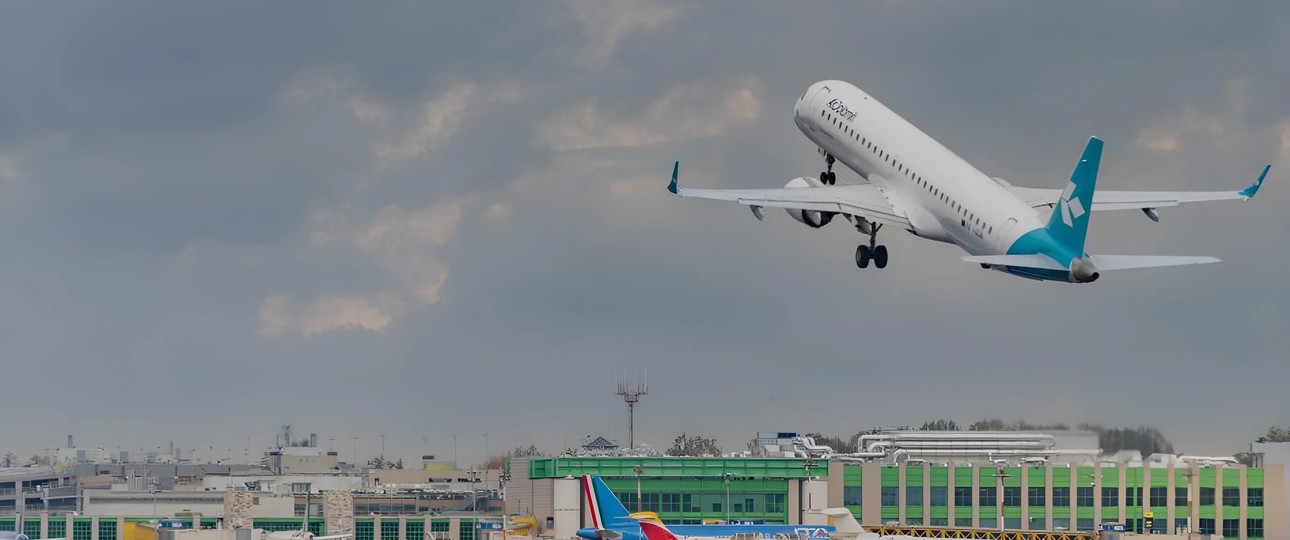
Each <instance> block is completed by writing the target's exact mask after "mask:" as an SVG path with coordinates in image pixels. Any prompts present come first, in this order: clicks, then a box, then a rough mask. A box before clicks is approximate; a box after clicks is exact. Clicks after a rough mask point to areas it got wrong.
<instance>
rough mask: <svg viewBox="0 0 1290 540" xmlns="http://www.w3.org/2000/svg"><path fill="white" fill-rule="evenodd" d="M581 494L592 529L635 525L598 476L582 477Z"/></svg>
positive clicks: (625, 509) (621, 504) (624, 508)
mask: <svg viewBox="0 0 1290 540" xmlns="http://www.w3.org/2000/svg"><path fill="white" fill-rule="evenodd" d="M582 494H583V496H584V497H586V499H587V512H588V513H590V514H591V524H592V526H593V527H595V528H597V529H612V528H614V527H613V526H614V525H615V524H622V523H635V520H632V519H631V514H630V513H629V512H628V511H627V508H626V507H624V506H623V503H622V502H621V501H619V500H618V497H615V496H614V492H612V491H609V486H607V485H605V482H604V481H603V480H601V479H600V477H599V476H591V475H589V474H588V475H583V476H582Z"/></svg>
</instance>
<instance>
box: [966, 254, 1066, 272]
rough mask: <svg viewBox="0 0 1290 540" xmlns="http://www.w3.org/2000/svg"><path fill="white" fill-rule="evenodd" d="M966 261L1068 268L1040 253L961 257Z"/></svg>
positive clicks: (1056, 268) (1049, 268) (992, 264)
mask: <svg viewBox="0 0 1290 540" xmlns="http://www.w3.org/2000/svg"><path fill="white" fill-rule="evenodd" d="M963 260H965V261H967V262H973V263H980V264H988V265H991V266H1017V267H1022V268H1039V269H1043V270H1062V271H1064V270H1070V269H1069V268H1066V267H1065V266H1062V265H1060V264H1058V263H1057V261H1054V260H1053V259H1052V257H1049V256H1047V255H1042V254H1038V253H1036V254H1033V255H985V256H980V257H963Z"/></svg>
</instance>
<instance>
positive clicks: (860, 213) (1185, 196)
mask: <svg viewBox="0 0 1290 540" xmlns="http://www.w3.org/2000/svg"><path fill="white" fill-rule="evenodd" d="M793 119H794V121H795V123H796V124H797V127H798V129H800V130H801V131H802V133H803V134H805V135H806V138H808V139H810V140H811V141H812V142H814V143H815V144H816V145H817V146H818V147H819V149H820V153H821V154H823V155H824V160H825V163H826V165H827V170H825V171H824V172H822V173H820V177H819V179H815V178H810V177H802V178H795V179H793V180H790V181H789V182H788V184H787V185H785V186H784V188H782V189H681V188H680V187H678V185H677V172H678V171H679V169H680V162H679V161H678V162H677V163H676V164H674V165H673V168H672V182H671V184H669V185H668V190H669V191H671V192H672V193H674V194H676V195H679V196H681V197H694V198H700V199H714V200H719V201H734V202H738V203H740V204H743V205H747V206H750V207H752V212H753V215H755V216H756V217H757V219H759V220H760V219H764V218H765V209H766V208H784V209H786V210H787V211H788V215H790V216H792V217H793V219H795V220H797V221H800V222H802V223H804V224H806V225H807V226H810V227H812V228H820V227H823V226H825V225H827V224H828V223H829V222H830V221H831V220H832V219H833V218H834V217H835V216H837V215H839V214H840V215H842V216H843V217H844V218H846V219H847V220H848V221H850V222H851V223H852V224H853V225H854V226H855V227H856V229H857V230H859V231H860V232H861V233H862V234H866V235H868V236H869V242H868V243H867V244H861V245H860V246H859V247H857V248H856V265H857V266H859V267H860V268H867V267H868V266H869V263H870V262H872V263H873V264H874V266H876V267H878V268H885V267H886V266H887V261H888V258H887V257H888V255H887V247H886V246H883V245H876V240H877V235H878V231H879V230H880V229H881V228H882V227H883V226H885V225H895V226H896V227H900V228H902V229H905V230H907V231H909V232H910V233H913V234H914V235H915V236H919V237H922V238H927V239H930V240H935V241H938V242H945V243H950V244H955V245H957V246H959V247H960V248H962V249H963V250H964V251H966V252H967V253H968V256H966V257H963V258H962V259H963V260H965V261H968V262H973V263H978V264H980V265H981V267H982V268H989V269H994V270H1000V271H1003V272H1007V273H1009V274H1013V275H1017V276H1021V277H1025V278H1030V279H1036V280H1041V281H1042V280H1052V281H1066V282H1073V283H1090V282H1093V281H1096V280H1097V278H1098V276H1099V275H1100V273H1101V272H1103V271H1108V270H1122V269H1129V268H1149V267H1156V266H1177V265H1187V264H1204V263H1214V262H1219V259H1216V258H1213V257H1172V256H1146V255H1090V254H1088V253H1087V252H1085V251H1084V239H1085V237H1086V236H1087V233H1088V220H1089V214H1091V213H1092V212H1096V211H1099V210H1129V209H1137V210H1141V211H1142V212H1143V213H1145V214H1146V215H1147V217H1149V218H1150V219H1151V220H1152V221H1159V219H1160V218H1159V215H1158V214H1157V213H1156V209H1158V208H1162V207H1168V206H1178V205H1180V204H1183V203H1190V202H1201V201H1218V200H1228V199H1241V200H1249V199H1250V198H1251V197H1254V194H1255V193H1257V192H1258V190H1259V187H1260V186H1261V185H1262V184H1263V179H1264V177H1266V176H1267V174H1268V169H1270V168H1271V165H1268V166H1266V167H1264V168H1263V172H1262V173H1261V174H1259V177H1258V180H1256V181H1255V182H1254V184H1253V185H1251V186H1249V187H1247V188H1245V189H1243V190H1240V191H1201V192H1195V191H1192V192H1188V191H1157V192H1151V191H1097V192H1096V193H1095V192H1094V190H1093V187H1094V184H1095V183H1096V181H1097V169H1098V164H1099V163H1100V161H1101V157H1102V141H1101V140H1100V139H1098V138H1097V137H1092V138H1090V139H1089V141H1088V145H1087V146H1086V147H1085V148H1084V154H1083V155H1082V156H1080V160H1079V163H1077V164H1076V165H1075V170H1074V172H1073V173H1072V174H1071V178H1070V181H1069V182H1068V183H1067V184H1066V187H1065V189H1033V188H1023V187H1016V186H1013V185H1011V184H1009V183H1008V182H1006V181H1004V180H1003V179H1001V178H991V177H989V176H987V175H986V174H985V173H983V172H981V171H979V170H977V169H976V168H975V167H973V166H972V165H971V164H969V163H968V162H966V161H964V160H963V159H962V158H960V157H958V156H957V155H955V154H954V152H951V151H950V150H949V149H948V148H946V147H944V146H942V145H941V144H940V143H938V142H936V140H934V139H932V138H931V137H929V136H928V135H927V134H925V133H923V132H922V131H920V130H919V129H918V128H917V127H914V125H913V124H910V123H909V122H907V121H906V120H905V119H904V118H901V117H900V116H899V115H897V114H896V113H895V112H892V110H891V109H888V108H887V107H886V106H884V105H883V104H882V103H880V102H878V100H877V99H874V98H873V97H872V96H870V95H869V94H867V93H865V92H864V91H863V90H860V89H859V88H856V87H855V86H853V85H851V84H849V83H846V82H843V81H821V82H817V83H815V84H813V85H811V86H810V88H807V90H806V92H805V93H804V94H802V97H800V98H798V100H797V105H796V106H795V107H794V109H793ZM835 161H841V162H842V164H843V165H846V166H847V168H849V169H851V170H853V171H855V172H856V173H858V174H859V175H860V176H861V177H863V178H865V179H866V180H868V183H867V184H859V185H836V184H837V176H836V174H835V173H834V172H833V163H834V162H835ZM1049 208H1051V209H1052V210H1049Z"/></svg>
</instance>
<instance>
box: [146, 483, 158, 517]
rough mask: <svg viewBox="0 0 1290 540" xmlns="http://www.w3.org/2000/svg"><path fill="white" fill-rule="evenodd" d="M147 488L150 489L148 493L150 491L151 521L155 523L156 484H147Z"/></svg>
mask: <svg viewBox="0 0 1290 540" xmlns="http://www.w3.org/2000/svg"><path fill="white" fill-rule="evenodd" d="M148 487H149V488H151V489H150V491H152V519H153V521H156V520H157V483H156V482H153V483H152V484H149V485H148Z"/></svg>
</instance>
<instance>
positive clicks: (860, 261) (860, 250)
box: [856, 244, 886, 268]
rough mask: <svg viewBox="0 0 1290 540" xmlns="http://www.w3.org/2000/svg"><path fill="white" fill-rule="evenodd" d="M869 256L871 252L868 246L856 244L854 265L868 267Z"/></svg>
mask: <svg viewBox="0 0 1290 540" xmlns="http://www.w3.org/2000/svg"><path fill="white" fill-rule="evenodd" d="M871 256H872V254H871V253H870V251H869V246H866V245H864V244H860V245H859V246H856V266H857V267H859V268H868V267H869V258H870V257H871ZM884 262H886V261H884Z"/></svg>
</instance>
